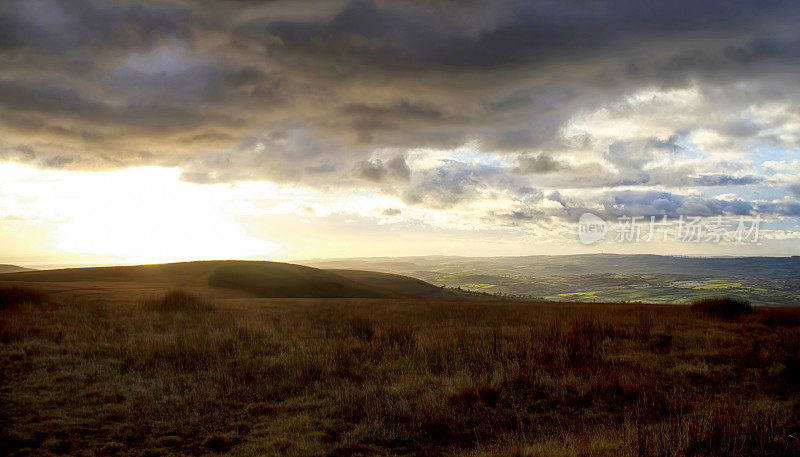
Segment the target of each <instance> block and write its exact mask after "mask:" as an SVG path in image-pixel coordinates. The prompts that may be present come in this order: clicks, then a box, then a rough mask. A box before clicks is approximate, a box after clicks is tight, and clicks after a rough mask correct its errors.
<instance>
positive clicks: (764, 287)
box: [298, 254, 800, 306]
mask: <svg viewBox="0 0 800 457" xmlns="http://www.w3.org/2000/svg"><path fill="white" fill-rule="evenodd" d="M298 263H302V264H305V265H310V266H315V267H319V268H353V269H365V270H373V271H383V272H390V273H396V274H403V275H408V276H413V277H415V278H419V279H422V280H424V281H428V282H430V283H432V284H435V285H439V286H445V287H450V288H461V289H464V290H470V291H477V292H485V293H490V294H497V295H512V296H517V297H521V298H543V299H548V300H559V301H560V300H569V301H573V300H574V301H585V302H593V301H598V302H600V301H602V302H619V301H642V302H651V303H690V302H691V301H692V300H694V299H696V298H698V297H703V296H708V295H733V296H740V297H745V298H748V299H750V300H751V301H752V302H753V303H754V304H757V305H768V306H787V305H788V306H798V305H800V257H678V256H657V255H613V254H596V255H568V256H525V257H445V256H424V257H401V258H388V257H376V258H353V259H326V260H309V261H300V262H298Z"/></svg>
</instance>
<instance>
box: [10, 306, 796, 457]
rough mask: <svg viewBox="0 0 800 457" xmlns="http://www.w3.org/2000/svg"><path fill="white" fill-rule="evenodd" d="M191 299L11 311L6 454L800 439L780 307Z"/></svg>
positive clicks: (579, 449) (717, 450)
mask: <svg viewBox="0 0 800 457" xmlns="http://www.w3.org/2000/svg"><path fill="white" fill-rule="evenodd" d="M184 298H185V297H184ZM184 298H180V299H177V296H176V298H175V299H174V300H173V299H170V300H166V301H165V303H164V304H163V306H139V305H116V304H106V305H97V304H80V303H75V304H68V305H61V306H51V307H37V306H33V305H30V304H25V305H21V306H20V307H18V308H17V309H14V310H11V309H3V310H0V313H1V314H0V335H2V347H1V350H2V351H1V353H0V354H1V355H0V357H2V364H3V366H4V367H5V369H4V373H3V375H2V376H3V377H2V389H1V390H0V397H1V398H0V404H2V405H3V407H2V417H1V418H0V420H2V424H1V425H2V427H0V428H2V430H3V431H2V433H3V435H2V436H0V443H2V447H3V448H2V449H0V453H9V454H13V455H59V454H69V455H221V454H229V455H238V456H255V455H268V456H269V455H275V456H277V455H291V456H348V455H362V456H363V455H416V456H438V455H464V456H473V457H477V456H508V455H517V456H551V455H559V456H585V455H592V456H682V455H697V456H701V455H702V456H796V455H800V454H799V452H800V447H798V441H797V438H796V437H797V436H798V430H800V421H798V416H799V415H798V411H799V410H800V409H799V408H800V402H798V398H800V397H798V393H799V392H798V390H800V389H799V388H798V386H800V366H798V359H799V358H798V355H800V354H799V353H798V351H800V331H799V330H800V329H798V327H797V326H792V325H777V324H775V322H786V321H785V320H783V317H781V318H780V319H781V320H780V321H776V319H777V318H776V315H772V314H770V313H771V311H769V310H765V311H762V310H759V311H756V312H754V313H751V314H749V315H747V316H743V317H742V318H741V319H739V320H736V321H727V320H709V319H705V318H703V317H702V316H701V315H698V314H696V313H692V312H690V311H689V309H688V308H687V307H668V306H644V305H613V306H611V305H575V304H571V305H570V304H559V303H538V304H526V303H502V302H498V303H490V302H486V303H465V302H441V301H413V300H405V301H404V300H267V301H246V302H242V303H238V302H229V303H217V304H213V305H209V304H207V305H208V308H203V309H205V311H204V312H200V313H195V312H188V313H187V312H183V311H179V312H164V311H163V309H165V308H166V309H172V310H174V309H178V310H185V309H187V308H186V307H185V306H184V305H182V304H180V305H176V304H175V303H183V300H184ZM167 303H168V304H167ZM188 309H193V308H192V307H191V306H190V307H189V308H188ZM781 313H784V314H781V316H785V315H789V314H796V311H781Z"/></svg>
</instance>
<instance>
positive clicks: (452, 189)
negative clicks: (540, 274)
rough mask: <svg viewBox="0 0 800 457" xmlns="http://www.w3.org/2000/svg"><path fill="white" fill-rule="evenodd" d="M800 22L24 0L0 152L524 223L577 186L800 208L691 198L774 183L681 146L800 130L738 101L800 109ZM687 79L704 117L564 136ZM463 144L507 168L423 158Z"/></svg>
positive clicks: (505, 7) (700, 205)
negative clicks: (370, 192) (702, 139)
mask: <svg viewBox="0 0 800 457" xmlns="http://www.w3.org/2000/svg"><path fill="white" fill-rule="evenodd" d="M798 21H800V4H798V3H797V2H794V1H776V0H773V1H720V0H712V1H705V2H697V1H688V0H678V1H664V2H641V1H634V0H618V1H608V2H599V1H598V2H585V1H566V2H563V1H510V0H509V1H493V2H478V1H468V2H454V1H450V0H441V1H425V2H399V1H391V0H388V1H380V2H379V1H365V0H357V1H351V2H345V1H341V2H312V1H301V2H281V1H269V2H266V1H265V2H259V1H246V2H242V1H221V2H219V1H217V2H211V1H202V0H194V1H192V0H186V1H167V0H165V1H156V0H148V1H144V0H142V1H126V2H105V1H98V0H73V1H69V2H67V1H59V0H9V1H6V2H3V3H2V5H0V62H2V70H0V132H2V140H3V143H2V145H0V148H1V149H0V157H2V158H3V159H5V160H13V161H17V162H22V163H29V164H34V165H36V166H39V167H47V168H71V169H108V168H117V167H126V166H133V165H149V164H155V165H164V166H180V167H181V168H182V173H183V174H182V176H183V178H184V179H186V180H190V181H196V182H232V181H239V180H270V181H273V182H278V183H281V184H294V185H300V186H305V187H315V188H332V187H335V188H339V189H341V188H353V189H365V188H366V189H375V190H378V191H380V192H383V193H385V194H388V195H393V196H396V197H397V198H398V199H400V200H401V201H402V202H403V203H405V204H407V205H424V206H427V207H430V208H433V209H437V208H439V209H440V208H449V207H453V206H457V205H460V204H464V203H467V202H471V201H475V200H480V199H485V198H492V196H493V194H496V193H500V194H503V195H506V196H508V197H509V198H511V199H513V200H514V201H516V202H517V203H519V204H520V205H521V207H522V209H520V210H519V211H516V210H513V211H512V210H509V211H505V212H504V211H498V212H497V213H498V214H505V215H506V216H504V217H507V218H510V219H511V220H515V221H521V220H522V221H524V220H526V219H528V218H529V217H533V215H534V214H541V213H537V211H540V212H541V210H533V209H526V208H527V206H526V205H528V204H529V203H531V201H530V200H531V198H532V197H531V196H532V195H537V196H538V197H537V198H538V199H540V200H541V199H542V198H545V197H544V196H543V195H545V194H547V195H550V196H551V198H553V199H554V200H551V201H552V202H556V203H558V205H557V207H558V206H560V207H561V208H562V210H563V211H566V210H564V208H568V207H570V205H569V204H568V202H567V197H564V196H563V195H562V193H553V192H552V191H554V190H560V189H565V188H581V187H585V188H592V189H597V190H598V192H597V195H600V194H601V192H599V190H602V189H605V191H607V192H612V193H613V192H614V191H613V190H610V189H611V188H613V187H619V186H634V187H636V186H638V187H641V188H642V189H641V190H639V191H636V192H639V193H632V194H631V193H627V194H626V193H623V191H619V194H618V199H617V200H614V199H613V198H612V197H608V196H605V197H602V198H603V200H598V199H595V200H594V201H585V202H573V204H572V206H571V207H572V208H573V209H574V208H581V207H583V206H584V205H586V206H591V204H594V205H595V206H597V205H602V206H603V207H604V208H606V210H607V211H608V212H609V213H613V212H614V211H617V210H621V209H625V210H635V211H643V212H646V211H654V210H656V209H659V208H660V209H661V210H662V212H665V213H670V214H672V213H676V212H679V211H681V208H683V209H684V210H685V209H687V208H694V209H695V210H696V211H698V212H703V213H704V214H705V213H707V214H717V213H720V212H731V213H737V212H742V211H745V210H746V211H755V210H765V211H766V210H769V211H771V212H773V213H775V214H781V215H793V214H794V212H793V210H792V209H791V208H790V206H791V205H788V204H785V205H783V206H781V205H778V204H774V205H772V206H769V205H763V204H762V205H761V206H759V205H758V204H757V203H756V202H754V201H752V202H751V201H743V203H741V204H739V203H735V202H733V201H729V200H719V199H716V198H714V197H713V196H708V197H697V198H700V200H697V201H696V200H695V199H694V197H689V196H688V195H678V193H679V191H678V190H676V188H680V187H683V188H736V187H742V186H753V185H767V184H769V182H770V179H769V176H768V175H764V174H762V173H761V171H760V170H758V169H755V168H754V167H753V166H750V165H743V164H741V163H738V162H737V160H740V161H741V160H743V159H742V158H741V157H742V156H741V154H740V159H736V158H731V157H729V156H723V155H720V157H716V156H713V153H712V152H708V151H706V152H705V154H706V156H705V157H696V158H695V159H696V160H694V161H691V160H678V159H679V158H682V156H681V154H688V153H690V152H692V151H693V150H694V149H697V147H698V146H697V145H696V144H694V143H693V142H696V139H695V135H694V134H696V133H697V132H698V131H699V130H704V131H708V132H712V133H713V135H712V136H713V138H714V141H716V143H714V145H715V146H714V147H715V148H717V149H720V150H723V152H724V153H726V154H727V153H728V152H730V153H731V154H732V152H731V151H738V150H744V151H750V150H754V149H756V148H758V147H762V146H771V147H776V148H796V147H798V145H800V138H799V137H798V135H797V132H796V127H795V131H794V135H791V134H790V135H787V134H786V133H785V131H786V130H787V129H789V130H790V131H791V122H793V120H792V119H790V118H780V117H774V118H770V119H767V120H765V119H760V120H759V119H754V118H743V117H742V116H740V113H741V112H742V111H743V110H746V109H748V107H749V106H752V105H754V104H768V103H769V102H773V101H774V102H781V103H789V104H794V106H797V105H798V104H800V89H798V88H797V87H796V86H797V85H796V81H797V78H798V77H799V76H800V51H798V49H800V33H799V32H798V31H797V29H796V24H797V23H798ZM690 86H691V87H697V88H698V90H699V91H701V92H702V93H703V95H704V97H706V99H707V101H708V104H707V106H705V107H704V108H702V109H704V110H707V111H703V112H699V113H694V115H693V117H691V119H689V120H687V121H686V122H685V123H684V124H680V120H674V119H672V120H670V122H672V123H673V124H674V125H675V126H676V128H675V131H670V132H668V133H667V134H656V133H654V132H649V131H646V130H645V131H642V132H640V133H638V134H637V135H636V136H635V137H633V138H631V137H626V138H619V139H614V140H611V141H609V140H607V139H602V138H598V137H596V136H595V134H593V133H592V132H572V133H571V134H569V135H566V134H565V130H564V129H565V126H566V125H567V123H568V122H569V121H570V120H571V119H573V118H574V117H575V116H577V115H581V114H585V113H587V112H591V111H593V110H597V109H600V108H602V107H610V108H607V109H609V110H610V114H609V115H610V116H612V117H613V116H633V117H639V118H641V119H648V118H649V117H652V116H651V114H652V113H648V112H646V111H643V110H646V109H648V108H642V107H634V108H632V107H631V106H630V105H628V104H626V102H622V103H620V102H619V100H624V99H625V97H626V96H628V95H630V94H632V93H636V92H637V91H640V90H650V89H653V88H655V89H664V90H666V89H674V88H685V87H690ZM743 87H745V88H744V89H743ZM711 107H713V111H712V110H711ZM652 109H659V107H654V108H652ZM787 125H790V127H786V126H787ZM781 129H783V131H781ZM776 132H777V133H776ZM781 132H783V133H781ZM706 136H708V135H706ZM465 144H476V145H477V147H478V148H479V149H480V150H481V151H483V152H485V153H487V154H495V155H497V156H499V157H500V163H491V164H489V163H485V162H484V163H478V164H476V163H468V162H466V161H464V162H462V161H458V160H453V159H448V160H441V161H439V162H438V165H436V166H433V167H431V166H425V167H423V166H418V165H415V162H414V161H412V160H410V159H409V154H410V152H409V151H414V150H420V149H424V148H434V149H439V150H441V149H452V148H457V147H461V146H464V145H465ZM707 148H710V146H707ZM698 154H699V155H701V156H702V155H703V152H702V151H701V152H700V153H698ZM683 158H685V157H683ZM709 164H713V167H712V165H709ZM781 185H783V184H781ZM794 185H795V186H796V185H800V184H798V183H795V184H794ZM653 186H660V187H662V188H670V190H668V191H666V192H668V194H667V195H669V196H667V197H663V198H662V197H656V196H657V195H661V194H658V192H659V191H658V190H654V189H652V187H653ZM521 189H528V190H529V191H524V190H521ZM794 189H795V188H792V190H791V191H794ZM787 191H788V192H791V191H790V190H789V188H788V187H787ZM654 192H655V193H654ZM795 193H796V191H795ZM563 194H566V193H563ZM604 195H606V194H604ZM634 197H635V198H634ZM573 198H574V197H573ZM597 198H600V197H597ZM608 198H612V199H611V200H607V199H608ZM715 202H717V203H715ZM720 202H721V203H720ZM787 205H788V206H787ZM615 208H616V209H615ZM648 208H649V209H648ZM398 211H399V210H398ZM515 211H516V212H515ZM399 214H401V213H400V212H398V213H397V214H392V215H393V216H394V215H399Z"/></svg>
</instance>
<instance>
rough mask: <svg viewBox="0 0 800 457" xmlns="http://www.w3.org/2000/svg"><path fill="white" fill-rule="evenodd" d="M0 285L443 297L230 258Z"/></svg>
mask: <svg viewBox="0 0 800 457" xmlns="http://www.w3.org/2000/svg"><path fill="white" fill-rule="evenodd" d="M0 282H17V283H50V284H55V283H58V284H76V285H77V284H103V285H108V284H116V285H120V286H124V285H131V286H133V285H134V284H160V285H165V286H172V287H181V288H183V287H189V288H208V287H211V288H214V289H220V288H222V289H226V290H228V291H229V292H230V291H238V292H240V293H241V296H243V297H245V296H256V297H262V298H431V297H440V296H443V295H445V292H444V291H443V290H442V289H440V288H439V287H436V286H434V285H431V284H428V283H426V282H424V281H421V280H418V279H414V278H409V277H406V276H401V275H394V274H385V273H375V272H370V271H351V270H322V269H318V268H312V267H306V266H302V265H294V264H289V263H280V262H261V261H235V260H228V261H202V262H180V263H168V264H158V265H136V266H118V267H95V268H69V269H61V270H37V271H23V272H17V273H7V274H0ZM228 296H230V294H228Z"/></svg>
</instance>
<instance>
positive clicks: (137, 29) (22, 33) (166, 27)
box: [0, 0, 189, 53]
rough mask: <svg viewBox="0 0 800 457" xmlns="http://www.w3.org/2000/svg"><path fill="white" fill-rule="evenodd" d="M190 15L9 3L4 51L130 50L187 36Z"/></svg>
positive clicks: (126, 6) (161, 9)
mask: <svg viewBox="0 0 800 457" xmlns="http://www.w3.org/2000/svg"><path fill="white" fill-rule="evenodd" d="M188 26H189V15H188V11H186V10H185V9H183V8H180V7H178V6H173V5H169V4H160V5H159V4H155V3H153V2H141V3H136V2H103V1H97V0H95V1H92V0H70V1H69V2H65V1H58V0H7V1H5V2H3V5H2V6H0V48H2V47H5V48H7V49H13V48H18V47H32V48H35V49H38V50H41V51H45V52H49V53H63V52H66V51H70V50H73V49H76V48H79V47H82V46H88V45H93V44H98V45H102V46H120V47H124V46H130V45H132V44H144V43H148V42H152V41H153V40H155V39H158V38H159V37H162V36H165V35H176V36H180V35H185V34H186V33H187V31H188Z"/></svg>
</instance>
